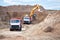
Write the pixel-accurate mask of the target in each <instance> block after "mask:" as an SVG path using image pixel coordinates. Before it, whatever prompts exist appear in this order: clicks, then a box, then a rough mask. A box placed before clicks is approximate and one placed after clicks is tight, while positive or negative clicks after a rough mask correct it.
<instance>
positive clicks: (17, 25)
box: [10, 18, 22, 31]
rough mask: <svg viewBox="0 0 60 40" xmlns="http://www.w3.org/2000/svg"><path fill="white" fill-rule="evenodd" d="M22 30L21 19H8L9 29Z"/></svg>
mask: <svg viewBox="0 0 60 40" xmlns="http://www.w3.org/2000/svg"><path fill="white" fill-rule="evenodd" d="M14 30H18V31H21V30H22V20H21V19H20V18H11V19H10V31H14Z"/></svg>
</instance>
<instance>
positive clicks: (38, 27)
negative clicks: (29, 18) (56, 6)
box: [27, 11, 60, 35]
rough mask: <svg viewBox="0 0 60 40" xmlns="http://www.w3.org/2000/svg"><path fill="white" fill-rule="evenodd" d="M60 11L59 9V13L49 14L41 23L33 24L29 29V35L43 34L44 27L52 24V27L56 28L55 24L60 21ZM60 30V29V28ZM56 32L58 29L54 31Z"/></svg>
mask: <svg viewBox="0 0 60 40" xmlns="http://www.w3.org/2000/svg"><path fill="white" fill-rule="evenodd" d="M59 12H60V11H58V12H57V13H54V14H49V15H48V16H47V17H46V18H45V19H44V21H42V22H41V23H39V24H35V25H33V26H32V27H31V28H30V29H29V30H27V32H28V34H27V35H29V34H30V35H41V34H43V31H42V30H43V29H44V28H45V27H48V26H51V27H52V28H55V26H54V25H56V24H57V23H59V22H60V14H59ZM58 27H59V26H58ZM58 31H59V30H58ZM54 32H56V31H54ZM59 33H60V31H59Z"/></svg>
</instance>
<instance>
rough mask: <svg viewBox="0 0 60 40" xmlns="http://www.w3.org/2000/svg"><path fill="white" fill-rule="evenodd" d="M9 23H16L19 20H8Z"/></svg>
mask: <svg viewBox="0 0 60 40" xmlns="http://www.w3.org/2000/svg"><path fill="white" fill-rule="evenodd" d="M10 22H11V23H18V22H20V21H19V20H11V21H10Z"/></svg>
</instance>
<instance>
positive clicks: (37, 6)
mask: <svg viewBox="0 0 60 40" xmlns="http://www.w3.org/2000/svg"><path fill="white" fill-rule="evenodd" d="M36 9H40V6H39V5H36V6H35V7H34V8H33V9H32V11H31V13H30V17H32V16H33V15H34V11H35V10H36Z"/></svg>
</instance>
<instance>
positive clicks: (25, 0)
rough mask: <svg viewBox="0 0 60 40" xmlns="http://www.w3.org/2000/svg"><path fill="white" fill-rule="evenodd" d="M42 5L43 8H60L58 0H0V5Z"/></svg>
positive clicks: (59, 0)
mask: <svg viewBox="0 0 60 40" xmlns="http://www.w3.org/2000/svg"><path fill="white" fill-rule="evenodd" d="M35 4H39V5H42V6H43V7H44V8H45V9H51V10H52V9H54V10H60V0H0V6H10V5H35Z"/></svg>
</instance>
